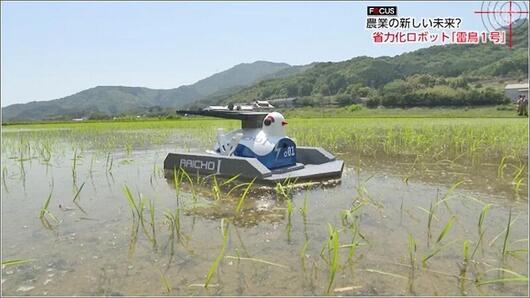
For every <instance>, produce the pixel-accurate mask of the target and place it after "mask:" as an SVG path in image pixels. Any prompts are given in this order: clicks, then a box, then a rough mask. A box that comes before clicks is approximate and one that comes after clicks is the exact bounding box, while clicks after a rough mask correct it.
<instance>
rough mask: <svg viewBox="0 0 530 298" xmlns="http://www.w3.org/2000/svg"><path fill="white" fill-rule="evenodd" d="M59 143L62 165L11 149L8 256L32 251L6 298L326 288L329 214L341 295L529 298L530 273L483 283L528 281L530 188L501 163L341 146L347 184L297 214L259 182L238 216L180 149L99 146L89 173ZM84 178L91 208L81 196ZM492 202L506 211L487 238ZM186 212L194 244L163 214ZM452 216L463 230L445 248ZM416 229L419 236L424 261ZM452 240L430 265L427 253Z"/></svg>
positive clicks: (90, 156) (313, 193) (5, 215)
mask: <svg viewBox="0 0 530 298" xmlns="http://www.w3.org/2000/svg"><path fill="white" fill-rule="evenodd" d="M130 133H137V132H132V131H131V132H130ZM17 136H18V133H17V134H15V133H12V134H10V133H9V131H7V132H5V133H4V135H3V137H6V138H16V137H17ZM56 145H57V144H56ZM59 146H60V147H61V148H63V150H61V151H60V153H56V154H53V155H52V156H53V157H52V159H51V160H50V162H49V164H46V163H43V161H42V159H41V158H39V157H35V158H30V159H28V160H23V161H19V160H17V159H16V158H14V157H16V154H15V153H14V152H16V150H12V151H9V150H8V151H7V152H6V151H3V152H2V166H3V167H5V169H6V170H5V171H7V172H4V174H5V173H7V175H6V176H5V183H3V184H2V260H7V259H32V261H31V262H29V263H26V264H21V265H18V266H6V267H4V268H2V294H4V295H50V296H52V295H163V294H167V293H168V291H169V292H170V294H171V295H323V294H326V292H327V289H328V286H329V276H330V266H329V265H328V262H327V260H328V249H327V248H326V247H325V246H324V245H325V244H326V243H327V242H328V238H329V236H328V223H329V224H330V225H331V226H333V227H335V228H336V229H338V233H339V242H340V245H342V246H343V247H342V248H340V249H339V251H340V253H339V256H338V258H339V259H338V264H339V266H338V269H337V272H336V274H335V277H334V279H333V281H332V283H331V287H330V294H335V295H411V294H412V295H523V296H524V295H528V290H527V289H528V284H527V282H522V283H521V282H519V283H517V282H507V283H492V284H485V285H479V284H478V283H477V282H476V281H477V280H478V282H479V283H480V282H486V281H488V280H494V279H499V278H511V277H514V276H513V275H511V274H510V273H508V272H506V271H501V270H499V268H503V269H507V270H510V271H513V272H516V273H519V274H523V275H526V276H528V253H527V251H524V249H526V248H527V247H528V231H527V228H528V197H527V195H526V193H527V188H526V187H527V186H522V189H519V191H518V192H515V191H514V185H513V183H512V182H511V180H510V179H509V177H507V178H498V173H497V166H496V165H491V164H487V163H483V164H481V165H475V166H472V167H470V166H459V165H455V164H452V165H448V164H440V163H438V164H428V163H423V164H421V165H418V164H415V163H414V161H413V160H410V159H408V158H405V157H397V158H396V157H382V156H375V157H374V156H357V155H355V153H353V152H350V153H348V152H346V153H340V157H341V158H343V159H344V160H345V161H346V167H345V170H344V174H343V178H342V181H341V183H340V184H339V185H336V186H333V187H313V188H307V189H297V190H295V191H293V193H292V194H291V196H290V197H291V198H292V202H293V204H294V208H293V211H292V214H291V215H290V216H289V214H288V212H287V210H286V209H287V204H286V201H285V198H284V197H282V196H281V195H277V194H276V192H275V191H274V190H271V189H261V188H260V189H254V190H252V192H251V194H250V196H249V197H248V198H247V200H246V201H245V203H244V205H243V208H242V211H241V212H240V213H237V212H235V211H234V210H235V208H236V205H237V203H238V202H237V200H238V198H237V197H235V196H229V197H228V196H226V190H225V191H224V192H223V193H222V195H221V199H220V200H215V198H214V195H213V194H212V192H211V191H210V188H209V186H207V184H205V185H203V186H197V185H195V188H194V190H193V191H192V189H191V186H190V185H189V183H188V184H186V185H183V186H182V189H180V190H179V191H177V189H176V188H175V185H174V184H173V182H172V181H168V180H166V179H165V178H164V177H163V175H162V173H161V167H162V162H163V159H164V157H165V155H166V154H167V152H168V151H173V150H175V146H174V144H159V145H157V146H154V147H153V148H151V149H149V150H147V149H145V148H146V147H145V146H138V147H134V148H132V149H131V150H130V152H129V153H126V152H123V150H116V151H114V152H112V153H111V155H110V159H111V160H112V162H111V163H112V167H111V169H110V170H109V163H110V162H109V161H108V159H107V154H106V153H102V152H100V151H98V150H95V149H90V148H88V149H86V150H84V151H81V152H78V154H80V155H81V156H80V157H79V158H78V159H76V167H75V171H73V160H72V157H73V155H74V153H73V152H74V151H73V150H72V148H73V147H75V146H76V144H71V143H61V144H59ZM188 149H190V150H193V149H204V148H188ZM3 150H4V148H3ZM35 155H36V154H35ZM30 156H32V155H30ZM459 182H462V183H460V184H459ZM83 183H84V186H83V189H82V191H81V192H80V195H79V198H78V199H77V200H76V201H77V203H78V205H79V206H80V207H79V206H77V205H76V204H74V203H73V201H72V199H73V197H74V194H75V192H76V189H77V188H79V187H80V186H81V185H82V184H83ZM455 184H456V187H453V186H454V185H455ZM125 185H127V186H128V187H129V188H130V189H131V191H132V193H133V194H134V195H135V197H137V195H138V194H139V193H141V195H142V197H144V198H145V199H148V200H153V201H154V206H155V225H154V226H155V227H154V228H155V235H156V236H155V239H156V244H153V242H152V241H151V240H150V239H149V238H152V227H151V226H150V225H149V219H148V218H149V216H148V212H147V210H146V212H145V218H146V223H145V226H146V230H145V231H144V230H143V229H142V227H141V226H139V227H137V225H136V224H135V222H134V220H133V215H132V213H131V209H130V208H129V206H128V203H127V201H126V199H125V195H124V193H123V188H124V186H125ZM50 192H51V193H52V199H51V202H50V206H49V211H50V212H51V213H52V214H53V215H54V216H55V217H56V218H57V219H58V223H55V222H54V221H53V220H52V219H50V222H51V224H52V228H51V229H49V228H46V227H45V226H44V225H43V223H42V222H41V220H39V217H38V215H39V212H40V209H41V207H42V206H43V204H44V201H45V200H46V198H47V197H48V195H49V194H50ZM177 197H178V198H177ZM305 202H306V203H307V211H306V212H305V215H304V212H301V211H300V209H301V208H303V206H304V203H305ZM431 203H432V204H433V205H435V206H436V208H435V212H434V216H433V219H432V223H431V228H430V230H431V233H430V234H431V237H429V236H428V235H429V232H428V230H429V229H428V213H427V210H429V208H430V206H431ZM484 204H492V207H491V209H490V211H489V213H488V214H487V216H486V219H485V220H484V225H483V230H484V231H485V232H484V235H483V238H482V239H483V240H482V241H481V242H480V243H479V244H478V246H477V242H478V239H479V232H478V226H477V223H478V218H479V214H480V211H481V209H482V208H483V206H484ZM352 206H353V207H354V208H356V210H355V212H353V213H352V215H351V217H349V218H347V219H346V221H343V217H342V214H343V210H346V209H350V208H352ZM359 206H360V207H359ZM177 207H179V208H180V209H181V213H180V234H179V235H180V237H178V238H180V239H177V237H176V236H175V239H172V237H171V234H170V233H169V229H168V224H167V223H166V222H165V220H164V215H163V213H164V212H165V211H171V212H173V211H174V210H175V209H176V208H177ZM357 207H358V208H357ZM80 208H82V210H81V209H80ZM510 210H511V212H512V215H511V217H512V221H514V222H513V224H512V226H511V228H510V234H509V237H508V241H507V248H506V250H507V251H511V252H512V253H511V254H507V255H506V256H504V257H503V254H502V250H503V242H504V238H505V233H503V230H504V229H505V227H506V226H507V222H508V217H509V212H510ZM222 218H225V223H228V226H227V227H226V228H227V229H228V235H229V236H228V242H227V247H226V249H225V252H224V258H223V259H222V261H221V262H220V265H219V267H218V270H217V273H216V274H215V275H214V276H213V278H212V279H211V280H210V285H209V287H208V288H207V289H205V288H204V287H203V286H202V284H204V283H205V278H206V275H207V273H208V271H209V269H210V267H211V265H212V263H214V261H215V259H216V258H217V257H218V256H219V253H220V251H221V246H222V244H223V237H222V234H221V229H220V227H221V219H222ZM451 218H453V225H452V226H451V227H450V229H449V232H448V233H447V234H446V235H445V236H443V237H442V239H441V240H440V241H439V243H436V242H437V240H438V238H439V235H440V233H441V231H442V229H443V228H444V226H445V225H446V223H447V222H448V221H449V220H450V219H451ZM352 222H357V233H355V232H354V228H352V226H351V225H350V224H351V223H352ZM135 231H137V232H136V233H135ZM353 235H355V241H354V242H353V243H354V244H355V251H353V252H352V251H351V250H350V247H351V245H350V246H348V245H349V244H351V243H352V236H353ZM409 235H411V236H412V237H413V238H414V239H415V242H416V251H415V252H414V253H413V259H415V262H414V264H413V265H411V259H410V251H409V249H408V247H409V240H408V239H409ZM465 240H468V243H469V247H470V249H469V255H471V254H472V252H473V251H474V250H475V247H477V249H476V252H475V254H474V256H473V258H470V260H469V261H468V262H467V263H466V265H464V263H463V258H464V256H463V243H464V241H465ZM172 243H173V245H172ZM304 246H306V249H305V250H304V251H302V250H303V248H304ZM438 248H441V249H440V250H439V252H438V253H436V254H435V255H434V256H433V257H431V258H429V259H428V260H427V261H426V262H425V266H423V264H422V258H423V257H424V256H428V255H429V253H430V252H432V251H436V250H437V249H438ZM322 252H323V253H322ZM321 253H322V254H321ZM350 253H351V257H349V254H350ZM471 259H472V260H471ZM266 262H268V263H266ZM412 268H414V269H412ZM464 269H465V270H464ZM464 271H465V275H462V272H464ZM462 277H463V278H462ZM164 280H167V283H166V282H164ZM168 288H169V289H168Z"/></svg>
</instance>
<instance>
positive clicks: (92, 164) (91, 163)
mask: <svg viewBox="0 0 530 298" xmlns="http://www.w3.org/2000/svg"><path fill="white" fill-rule="evenodd" d="M95 159H96V156H95V155H94V154H93V155H92V157H91V158H90V165H89V167H88V172H89V173H90V175H92V171H93V168H94V160H95Z"/></svg>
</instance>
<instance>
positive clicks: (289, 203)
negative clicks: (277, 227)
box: [285, 199, 294, 243]
mask: <svg viewBox="0 0 530 298" xmlns="http://www.w3.org/2000/svg"><path fill="white" fill-rule="evenodd" d="M285 202H286V203H285V204H286V205H287V208H286V211H287V225H286V226H285V230H286V231H287V242H288V243H290V242H291V230H292V222H291V216H292V214H293V210H294V205H293V201H292V200H290V199H288V200H286V201H285Z"/></svg>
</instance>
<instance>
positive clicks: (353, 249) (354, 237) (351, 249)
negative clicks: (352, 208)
mask: <svg viewBox="0 0 530 298" xmlns="http://www.w3.org/2000/svg"><path fill="white" fill-rule="evenodd" d="M350 230H351V234H352V237H351V241H350V247H349V251H348V263H351V262H353V257H354V256H355V252H356V250H357V246H359V243H358V242H357V235H358V234H359V223H358V221H357V220H355V221H354V222H353V223H352V226H351V228H350Z"/></svg>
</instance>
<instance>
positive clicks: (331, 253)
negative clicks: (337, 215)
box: [326, 223, 340, 294]
mask: <svg viewBox="0 0 530 298" xmlns="http://www.w3.org/2000/svg"><path fill="white" fill-rule="evenodd" d="M328 236H329V239H328V240H327V250H328V272H329V274H328V287H327V290H326V293H328V294H329V292H330V291H331V286H332V285H333V281H334V280H335V275H336V274H337V270H338V267H339V246H340V245H339V232H338V231H337V229H336V228H334V227H333V226H332V225H331V224H329V223H328Z"/></svg>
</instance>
